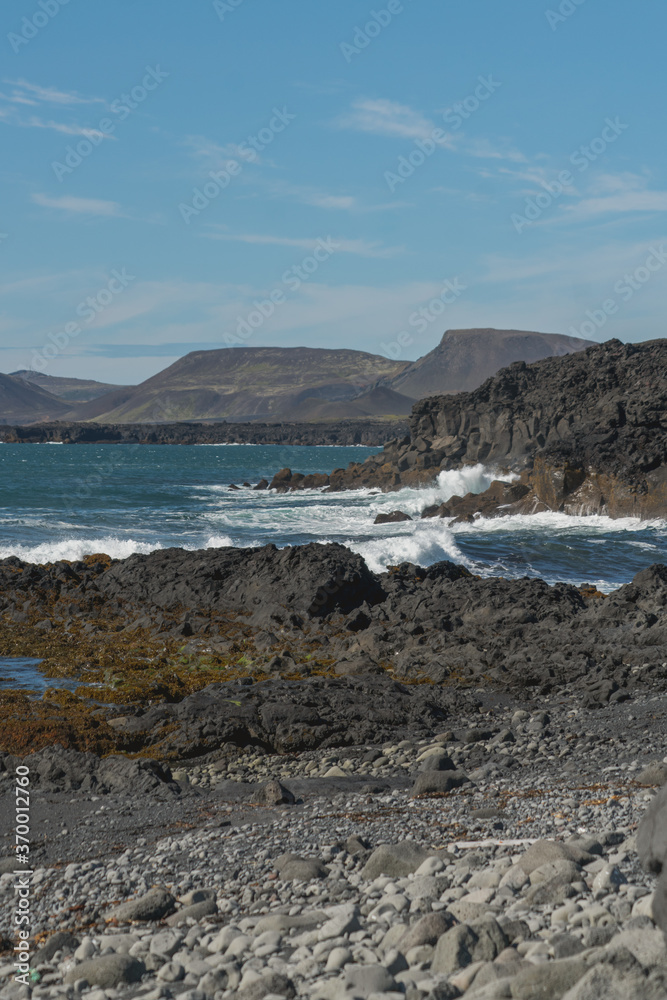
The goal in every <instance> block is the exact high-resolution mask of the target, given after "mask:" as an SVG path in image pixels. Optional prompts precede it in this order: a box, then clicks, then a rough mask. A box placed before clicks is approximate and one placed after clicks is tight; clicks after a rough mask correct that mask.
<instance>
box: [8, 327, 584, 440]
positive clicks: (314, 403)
mask: <svg viewBox="0 0 667 1000" xmlns="http://www.w3.org/2000/svg"><path fill="white" fill-rule="evenodd" d="M588 346H590V342H589V341H587V340H578V339H576V338H575V337H565V336H561V335H560V334H548V333H529V332H524V331H521V330H448V331H447V332H446V333H445V334H444V336H443V338H442V340H441V341H440V343H439V344H438V346H437V347H436V348H434V349H433V350H432V351H430V352H429V353H428V354H426V355H425V356H424V357H423V358H420V359H419V360H418V361H412V362H410V361H394V360H388V359H387V358H385V357H380V356H379V355H377V354H367V353H366V352H364V351H351V350H336V349H331V350H330V349H326V348H312V347H231V348H223V349H220V350H214V351H193V352H192V353H191V354H186V355H185V357H183V358H181V359H180V360H179V361H176V362H174V364H173V365H170V366H169V367H168V368H165V369H164V371H161V372H158V374H157V375H153V376H152V378H149V379H146V381H145V382H142V383H141V384H140V385H136V386H132V385H126V386H111V385H104V383H101V382H93V381H92V380H91V381H88V380H84V379H66V378H56V377H54V376H49V375H36V374H35V373H34V372H25V371H22V372H16V373H15V374H14V375H13V376H10V375H3V376H1V378H2V379H3V380H5V381H4V382H3V383H2V384H3V386H4V390H0V422H1V423H5V424H7V423H26V424H27V423H37V422H41V421H44V420H53V419H66V420H70V421H92V420H94V421H99V422H101V423H114V424H117V423H176V422H179V421H188V420H190V421H192V420H199V421H201V420H227V421H235V422H239V421H246V420H262V421H269V422H274V423H276V422H283V421H288V422H294V421H325V420H326V421H336V420H344V419H357V420H359V419H364V418H370V417H374V418H377V417H403V416H407V415H408V414H409V413H410V411H411V409H412V405H413V403H414V402H415V400H417V399H422V398H424V397H425V396H434V395H440V394H443V393H451V392H460V391H470V390H472V389H476V388H477V386H479V385H481V384H482V382H484V381H485V380H486V379H487V378H488V377H490V376H491V375H494V374H495V373H496V372H497V371H498V370H499V369H501V368H504V367H506V366H507V365H509V364H511V363H512V362H513V361H526V362H528V363H530V362H532V361H539V360H542V359H543V358H546V357H550V356H560V355H564V354H571V353H573V352H574V351H581V350H583V349H584V348H586V347H588ZM28 376H30V378H29V379H28V381H24V380H25V379H27V378H28ZM7 380H8V381H7ZM47 388H48V389H50V391H47ZM19 390H20V391H19ZM103 390H107V391H104V392H103ZM21 393H23V395H21ZM31 393H32V394H33V395H31ZM58 397H60V398H58ZM31 401H32V402H31Z"/></svg>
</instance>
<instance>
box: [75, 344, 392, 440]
mask: <svg viewBox="0 0 667 1000" xmlns="http://www.w3.org/2000/svg"><path fill="white" fill-rule="evenodd" d="M407 364H408V362H406V361H389V360H387V358H383V357H380V356H379V355H376V354H367V353H365V352H364V351H349V350H329V349H326V348H313V347H231V348H225V349H222V350H216V351H193V352H192V353H191V354H186V356H185V357H184V358H181V359H180V360H179V361H176V362H174V364H173V365H170V366H169V368H165V370H164V371H161V372H158V374H157V375H153V377H152V378H149V379H147V380H146V381H145V382H142V383H141V384H140V385H138V386H136V387H135V388H134V389H131V390H129V391H128V390H127V389H122V390H117V391H116V392H114V393H112V394H111V395H110V396H102V397H100V398H99V399H96V400H93V401H92V403H87V404H84V405H83V406H82V407H80V408H78V410H77V414H78V415H77V417H76V419H77V420H99V419H103V420H104V421H105V422H113V423H117V422H126V421H134V422H141V421H157V422H160V421H167V420H168V421H175V420H222V419H233V420H249V419H256V420H259V419H262V420H267V419H275V420H284V419H293V417H289V418H288V417H286V414H296V413H298V414H301V413H302V410H303V411H306V410H312V409H313V407H315V409H316V408H317V405H318V404H325V403H330V402H333V403H337V404H341V406H340V411H341V412H342V413H347V411H346V407H345V405H344V404H345V403H346V402H348V401H350V400H353V399H354V398H355V397H356V396H359V395H360V394H361V393H363V392H364V390H366V389H369V388H371V387H372V386H373V385H374V384H375V383H377V382H378V381H380V380H381V379H386V378H393V377H394V376H395V375H398V374H399V373H400V372H401V371H402V370H403V369H404V368H405V367H406V365H407ZM313 401H317V402H316V403H314V402H313ZM401 412H404V411H401ZM350 415H354V414H350ZM299 419H304V418H303V417H301V416H299Z"/></svg>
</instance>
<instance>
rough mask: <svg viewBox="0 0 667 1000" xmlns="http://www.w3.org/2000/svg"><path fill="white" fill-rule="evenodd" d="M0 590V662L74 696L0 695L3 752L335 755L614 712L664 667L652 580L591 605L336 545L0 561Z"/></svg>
mask: <svg viewBox="0 0 667 1000" xmlns="http://www.w3.org/2000/svg"><path fill="white" fill-rule="evenodd" d="M0 594H1V595H2V624H1V627H0V655H3V656H42V657H44V668H45V670H46V672H47V674H49V675H50V676H70V677H72V676H73V677H77V678H79V679H80V680H81V685H82V687H81V688H79V689H78V695H79V696H81V697H77V696H75V695H72V694H69V693H67V692H63V691H58V692H52V693H51V694H50V695H49V696H48V697H46V698H45V699H44V700H43V701H41V702H28V700H27V699H26V698H25V696H22V695H18V694H17V695H14V694H11V693H6V694H3V693H0V703H1V704H2V705H3V727H2V744H0V749H4V750H5V751H7V750H13V751H15V752H16V751H20V750H23V752H25V751H27V750H28V749H30V748H33V749H34V748H35V747H36V746H37V745H46V744H48V743H51V742H54V741H59V742H62V743H63V744H64V745H67V746H71V747H73V748H75V749H79V750H82V749H91V750H95V751H96V752H98V753H104V752H109V751H111V750H121V751H129V752H142V753H146V752H150V754H151V755H152V756H158V757H160V758H161V759H179V758H183V757H193V756H197V755H201V754H205V753H210V752H212V751H216V750H219V749H220V748H221V747H222V746H224V745H226V744H231V745H235V746H245V745H248V744H250V743H256V744H258V745H261V746H263V747H264V748H266V749H271V750H273V751H274V752H286V751H288V750H303V749H309V748H313V747H316V746H333V745H345V744H349V743H353V742H360V741H363V740H368V739H370V738H371V736H372V734H373V733H375V734H378V733H382V734H383V735H385V736H386V735H389V734H390V733H391V732H392V731H401V730H403V731H405V729H406V728H410V727H412V728H415V727H416V728H423V727H424V726H429V725H432V724H433V722H434V720H442V721H443V722H444V720H445V719H447V718H448V717H449V716H450V715H451V714H452V713H453V712H456V711H457V710H458V708H459V707H460V706H461V705H463V704H467V705H470V704H472V703H474V701H475V699H479V698H480V692H481V693H482V694H483V698H487V699H488V698H491V699H498V698H500V699H503V698H506V697H512V698H515V699H516V698H522V699H533V698H535V697H538V698H539V697H542V696H545V695H549V694H554V693H567V692H570V693H572V692H575V693H576V695H577V697H578V698H580V699H581V702H582V703H583V704H585V705H590V706H591V707H595V706H597V705H601V704H606V703H608V702H609V701H612V702H615V701H618V700H619V699H620V700H624V699H627V698H628V697H629V696H630V695H631V694H632V693H633V692H636V691H637V690H640V689H641V690H644V689H646V690H651V689H652V688H653V686H654V685H656V684H658V683H659V682H661V681H662V680H663V679H664V676H665V663H667V611H666V610H665V609H666V606H667V569H666V568H665V567H664V566H659V565H658V566H653V567H650V568H649V569H646V570H644V571H642V572H641V573H639V574H638V575H637V576H636V577H635V579H634V581H633V582H632V583H629V584H627V585H625V586H623V587H621V588H620V589H619V590H617V591H615V592H613V593H612V594H610V595H608V596H604V595H602V594H600V593H598V592H597V591H596V590H595V588H593V587H580V588H577V587H573V586H570V585H567V584H556V585H555V586H549V585H547V584H546V583H544V582H543V581H541V580H535V579H527V578H526V579H520V580H505V579H480V578H477V577H474V576H472V575H471V574H470V573H469V572H468V571H467V570H466V569H464V568H462V567H459V566H455V565H454V564H452V563H448V562H443V563H437V564H436V565H434V566H431V567H429V568H428V569H422V568H420V567H418V566H415V565H412V564H409V563H405V564H402V565H401V566H398V567H394V568H393V569H390V570H389V571H388V572H387V573H381V574H374V573H372V572H371V571H370V570H369V569H368V567H367V566H366V564H365V563H364V561H363V560H362V559H361V557H360V556H358V555H355V554H354V553H352V552H350V550H349V549H346V548H345V547H343V546H341V545H335V544H329V545H318V544H309V545H305V546H296V547H293V548H285V549H276V548H275V546H273V545H268V546H264V547H263V548H253V549H233V548H228V549H209V550H199V551H195V552H187V551H184V550H182V549H165V550H160V551H157V552H154V553H151V554H150V555H133V556H131V557H130V558H128V559H125V560H116V561H113V560H110V559H109V558H108V557H105V556H99V557H95V556H89V557H86V559H84V560H83V561H81V562H74V563H70V562H58V563H53V564H50V565H47V566H37V565H34V564H27V563H22V562H21V561H20V560H18V559H16V558H10V559H5V560H4V561H2V562H1V563H0ZM87 685H88V686H87ZM89 685H95V686H94V687H90V686H89ZM369 691H372V692H373V697H372V698H367V697H366V694H367V693H368V692H369ZM91 695H92V697H93V698H94V701H95V702H102V703H104V705H106V707H96V706H95V705H92V706H91V703H90V701H89V700H87V699H90V698H91Z"/></svg>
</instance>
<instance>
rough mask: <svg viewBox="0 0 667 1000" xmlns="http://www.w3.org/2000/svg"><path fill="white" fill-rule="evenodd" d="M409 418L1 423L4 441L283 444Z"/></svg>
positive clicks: (401, 428) (387, 434)
mask: <svg viewBox="0 0 667 1000" xmlns="http://www.w3.org/2000/svg"><path fill="white" fill-rule="evenodd" d="M407 427H408V425H407V421H397V420H338V421H335V422H333V423H332V422H324V421H322V422H321V423H310V424H309V423H275V424H268V423H254V422H247V423H226V422H225V421H224V420H223V421H220V422H216V423H203V422H202V423H196V422H191V423H188V422H186V421H183V422H178V423H171V424H169V423H167V424H101V423H100V424H98V423H68V422H66V421H54V422H52V423H41V424H29V425H27V426H19V425H16V426H14V425H7V426H4V427H3V426H1V425H0V441H5V442H6V443H7V444H43V443H45V442H47V441H59V442H62V443H63V444H282V445H311V446H322V445H340V446H344V445H355V444H360V445H366V446H369V447H373V446H374V445H381V444H384V443H385V442H386V441H389V440H391V439H392V438H395V437H396V435H397V434H405V433H407Z"/></svg>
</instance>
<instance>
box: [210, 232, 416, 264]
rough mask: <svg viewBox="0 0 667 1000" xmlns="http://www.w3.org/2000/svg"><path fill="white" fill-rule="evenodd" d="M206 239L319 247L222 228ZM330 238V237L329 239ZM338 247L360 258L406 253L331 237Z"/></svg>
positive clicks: (309, 248) (313, 242)
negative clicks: (231, 231)
mask: <svg viewBox="0 0 667 1000" xmlns="http://www.w3.org/2000/svg"><path fill="white" fill-rule="evenodd" d="M201 235H202V236H203V237H205V238H206V239H211V240H228V241H230V242H232V243H249V244H251V245H256V246H257V245H259V246H281V247H294V248H296V249H299V250H306V251H312V250H313V249H314V248H315V247H316V246H317V240H316V239H309V238H292V237H289V236H273V235H271V234H264V233H229V232H225V231H224V230H223V229H222V228H217V227H214V226H211V227H210V231H208V232H203V233H202V234H201ZM327 238H329V237H327ZM330 238H331V240H332V242H333V244H334V245H335V247H336V251H335V252H336V253H349V254H356V255H357V256H359V257H376V258H381V259H383V258H387V257H395V256H396V255H397V254H401V253H404V252H405V248H404V247H387V246H383V244H382V243H380V242H377V241H369V240H359V239H357V240H349V239H342V238H338V237H336V238H334V237H330Z"/></svg>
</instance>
